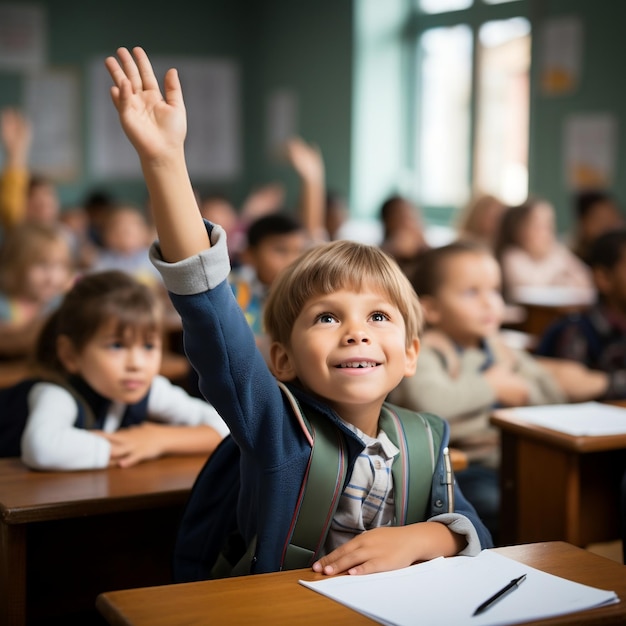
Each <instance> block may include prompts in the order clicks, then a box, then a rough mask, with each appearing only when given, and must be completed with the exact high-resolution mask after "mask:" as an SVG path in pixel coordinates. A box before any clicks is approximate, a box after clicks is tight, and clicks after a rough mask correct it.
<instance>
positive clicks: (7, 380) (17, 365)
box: [0, 359, 32, 388]
mask: <svg viewBox="0 0 626 626" xmlns="http://www.w3.org/2000/svg"><path fill="white" fill-rule="evenodd" d="M30 375H32V369H31V367H30V365H29V363H28V360H27V359H10V360H0V388H2V387H10V386H11V385H15V384H17V383H19V382H20V381H21V380H24V379H25V378H28V377H29V376H30Z"/></svg>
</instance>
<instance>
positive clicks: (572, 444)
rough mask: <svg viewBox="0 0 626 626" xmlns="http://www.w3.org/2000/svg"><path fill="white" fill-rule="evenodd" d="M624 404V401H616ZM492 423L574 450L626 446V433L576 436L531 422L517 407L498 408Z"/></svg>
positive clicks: (518, 433)
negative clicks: (520, 413) (525, 418)
mask: <svg viewBox="0 0 626 626" xmlns="http://www.w3.org/2000/svg"><path fill="white" fill-rule="evenodd" d="M615 404H619V405H621V406H624V404H623V403H615ZM491 423H492V424H493V425H494V426H497V427H498V428H502V429H503V430H506V431H508V432H511V433H514V434H516V435H522V436H524V437H527V438H530V439H537V440H540V441H542V442H545V443H550V444H551V445H553V446H556V447H559V448H563V449H566V450H570V451H572V452H578V453H585V452H601V451H603V450H616V449H621V448H626V434H624V435H608V436H607V435H602V436H578V437H577V436H574V435H569V434H567V433H563V432H559V431H558V430H551V429H550V428H545V427H543V426H538V425H536V424H531V423H529V422H528V421H526V420H524V419H523V418H521V417H516V416H515V409H498V410H497V411H494V413H493V414H492V416H491Z"/></svg>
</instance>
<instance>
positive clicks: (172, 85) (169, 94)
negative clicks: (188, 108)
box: [163, 68, 184, 106]
mask: <svg viewBox="0 0 626 626" xmlns="http://www.w3.org/2000/svg"><path fill="white" fill-rule="evenodd" d="M163 89H164V90H165V101H166V102H167V103H168V104H171V105H180V106H183V105H184V102H183V91H182V89H181V87H180V78H179V77H178V71H177V70H175V69H174V68H172V69H169V70H168V71H167V73H166V74H165V79H164V80H163Z"/></svg>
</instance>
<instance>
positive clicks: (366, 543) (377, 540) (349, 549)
mask: <svg viewBox="0 0 626 626" xmlns="http://www.w3.org/2000/svg"><path fill="white" fill-rule="evenodd" d="M464 545H465V538H464V537H461V536H460V535H456V534H455V533H453V532H451V531H450V530H449V529H448V528H447V527H446V526H444V525H443V524H439V523H438V522H422V523H419V524H409V525H408V526H393V527H384V528H374V529H373V530H368V531H366V532H363V533H361V534H360V535H357V536H356V537H354V538H353V539H351V540H350V541H348V542H347V543H345V544H343V545H342V546H340V547H339V548H337V549H336V550H333V551H332V552H331V553H330V554H327V555H326V556H323V557H322V558H321V559H320V560H319V561H316V562H315V563H314V564H313V570H314V571H316V572H320V573H323V574H328V575H334V574H341V573H343V572H346V573H348V574H351V575H355V574H373V573H374V572H387V571H390V570H394V569H399V568H401V567H408V566H409V565H412V564H413V563H415V562H417V561H426V560H429V559H432V558H435V557H438V556H452V555H454V554H457V553H458V552H459V551H460V550H461V549H462V548H463V546H464Z"/></svg>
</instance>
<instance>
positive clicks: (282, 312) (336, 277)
mask: <svg viewBox="0 0 626 626" xmlns="http://www.w3.org/2000/svg"><path fill="white" fill-rule="evenodd" d="M365 288H369V289H375V290H377V291H380V292H381V293H383V294H385V296H387V297H388V298H389V301H390V302H391V303H392V304H393V305H394V306H396V307H397V308H398V310H399V311H400V313H401V315H402V317H403V319H404V324H405V329H406V345H407V347H408V346H409V345H410V344H411V343H412V342H413V340H414V339H415V338H417V337H419V334H420V333H421V330H422V309H421V306H420V303H419V300H418V298H417V295H416V294H415V290H414V289H413V287H412V286H411V283H410V282H409V280H408V278H407V277H406V275H405V274H404V273H403V272H402V270H401V269H400V267H399V266H398V264H397V263H396V262H395V261H394V260H393V259H392V258H391V257H389V256H388V255H387V254H386V253H384V252H383V251H382V250H381V249H380V248H378V247H377V246H371V245H366V244H362V243H357V242H354V241H344V240H341V241H332V242H330V243H325V244H320V245H317V246H315V247H313V248H311V249H310V250H308V251H307V252H305V253H304V254H303V255H302V256H301V257H300V258H299V259H298V260H297V261H295V262H294V263H292V264H291V265H290V266H289V267H288V268H287V269H285V270H284V271H283V272H282V273H281V274H280V275H279V276H278V278H277V279H276V280H275V281H274V283H273V284H272V287H271V290H270V294H269V297H268V300H267V303H266V305H265V310H264V325H265V330H266V332H267V333H268V335H269V336H270V338H271V339H272V340H274V341H278V342H279V343H282V344H283V345H285V346H287V345H289V342H290V338H291V331H292V329H293V326H294V324H295V321H296V319H297V317H298V315H300V312H301V311H302V309H303V308H304V305H305V304H306V302H307V301H308V300H309V299H310V298H312V297H313V296H318V295H323V294H331V293H334V292H336V291H339V290H341V289H353V290H355V291H361V290H363V289H365Z"/></svg>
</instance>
